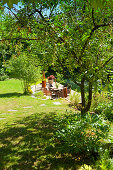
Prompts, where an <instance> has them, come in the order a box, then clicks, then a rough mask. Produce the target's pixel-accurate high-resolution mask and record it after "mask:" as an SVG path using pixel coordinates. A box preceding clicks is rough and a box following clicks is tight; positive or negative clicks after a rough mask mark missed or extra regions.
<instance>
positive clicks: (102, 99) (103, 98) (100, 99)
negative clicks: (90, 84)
mask: <svg viewBox="0 0 113 170" xmlns="http://www.w3.org/2000/svg"><path fill="white" fill-rule="evenodd" d="M109 101H110V100H109V99H108V98H107V94H106V93H104V92H103V93H101V94H100V93H98V92H96V93H95V94H94V95H93V99H92V103H91V108H90V110H91V111H95V108H97V107H98V105H100V103H101V104H105V103H109Z"/></svg>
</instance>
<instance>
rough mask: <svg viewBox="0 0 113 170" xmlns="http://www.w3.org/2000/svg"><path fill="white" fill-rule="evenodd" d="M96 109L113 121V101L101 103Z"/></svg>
mask: <svg viewBox="0 0 113 170" xmlns="http://www.w3.org/2000/svg"><path fill="white" fill-rule="evenodd" d="M94 111H95V112H96V113H97V114H103V115H104V116H105V118H106V119H108V120H110V121H113V102H112V101H111V102H110V103H102V104H99V105H98V106H97V107H96V108H95V109H94Z"/></svg>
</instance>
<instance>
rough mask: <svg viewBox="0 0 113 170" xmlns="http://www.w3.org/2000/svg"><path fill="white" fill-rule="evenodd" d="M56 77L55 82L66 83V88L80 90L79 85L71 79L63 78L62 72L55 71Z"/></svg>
mask: <svg viewBox="0 0 113 170" xmlns="http://www.w3.org/2000/svg"><path fill="white" fill-rule="evenodd" d="M56 77H57V82H59V83H60V84H63V85H66V86H67V87H68V88H71V89H73V90H75V89H77V90H78V91H80V88H79V86H77V85H76V84H75V83H74V82H73V81H71V80H68V79H64V76H63V74H60V73H56Z"/></svg>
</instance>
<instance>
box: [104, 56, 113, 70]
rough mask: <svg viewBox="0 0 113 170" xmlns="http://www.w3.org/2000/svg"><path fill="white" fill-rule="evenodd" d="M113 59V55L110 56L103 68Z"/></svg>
mask: <svg viewBox="0 0 113 170" xmlns="http://www.w3.org/2000/svg"><path fill="white" fill-rule="evenodd" d="M112 59H113V56H112V57H110V58H109V59H108V60H107V61H106V62H105V63H104V64H103V65H102V68H103V67H105V66H106V65H107V64H108V63H109V62H110V61H111V60H112Z"/></svg>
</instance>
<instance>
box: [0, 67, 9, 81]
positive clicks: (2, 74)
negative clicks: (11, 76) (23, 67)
mask: <svg viewBox="0 0 113 170" xmlns="http://www.w3.org/2000/svg"><path fill="white" fill-rule="evenodd" d="M7 78H8V76H7V74H6V73H5V71H4V68H1V69H0V81H4V80H6V79H7Z"/></svg>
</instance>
